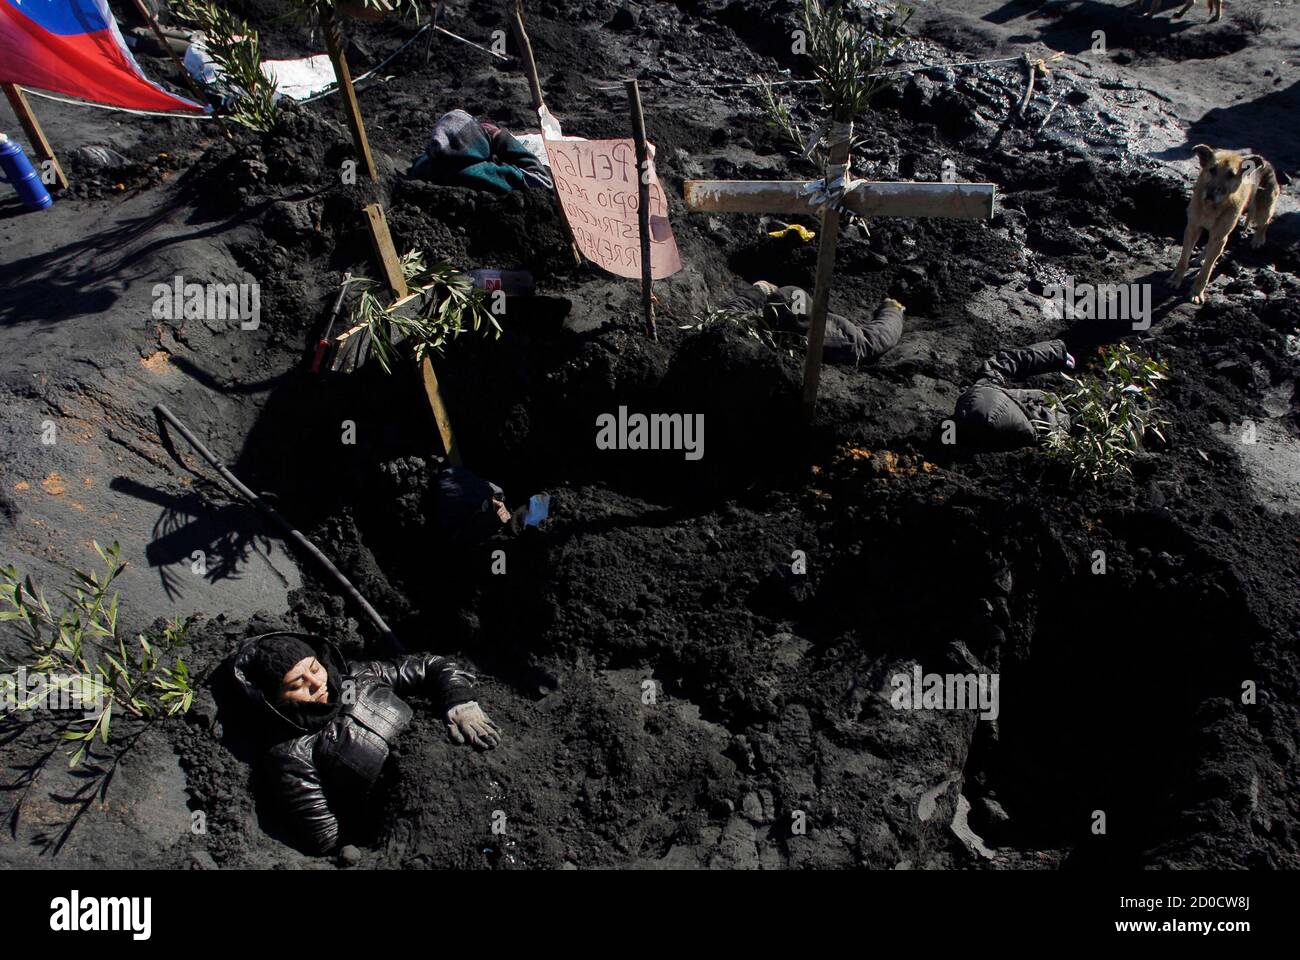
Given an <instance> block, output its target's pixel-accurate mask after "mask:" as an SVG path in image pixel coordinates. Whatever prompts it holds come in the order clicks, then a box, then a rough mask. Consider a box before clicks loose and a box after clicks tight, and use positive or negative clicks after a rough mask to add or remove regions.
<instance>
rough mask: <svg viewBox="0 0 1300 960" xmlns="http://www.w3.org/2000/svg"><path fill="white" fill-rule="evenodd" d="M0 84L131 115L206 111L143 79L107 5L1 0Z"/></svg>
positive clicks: (85, 0)
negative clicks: (118, 109) (127, 111)
mask: <svg viewBox="0 0 1300 960" xmlns="http://www.w3.org/2000/svg"><path fill="white" fill-rule="evenodd" d="M0 83H16V84H19V85H20V86H24V87H32V88H33V89H36V90H49V91H51V92H54V93H66V94H68V95H69V96H73V97H80V98H81V99H83V100H91V101H94V102H95V103H106V104H110V105H111V106H115V107H127V108H128V109H131V110H149V111H160V112H178V111H179V112H184V113H191V114H192V113H206V112H208V111H209V108H208V107H205V106H201V105H200V104H197V103H194V102H193V101H190V100H186V99H185V98H183V97H178V96H175V95H173V94H170V93H168V92H167V91H166V90H164V89H163V88H162V87H160V86H159V85H158V84H156V83H154V82H153V81H152V80H150V79H148V78H147V77H146V76H145V75H144V72H143V71H142V70H141V69H140V65H139V64H137V63H136V62H135V57H133V56H131V51H130V50H128V49H127V46H126V43H125V41H123V39H122V34H121V32H120V31H119V30H118V29H117V21H116V20H114V19H113V14H112V13H111V12H109V9H108V2H107V0H0Z"/></svg>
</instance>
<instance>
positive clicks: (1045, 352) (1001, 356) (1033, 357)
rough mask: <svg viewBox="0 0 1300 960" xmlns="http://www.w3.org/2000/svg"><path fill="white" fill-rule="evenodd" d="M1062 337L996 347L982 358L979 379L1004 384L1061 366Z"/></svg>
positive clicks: (1063, 342) (1063, 367)
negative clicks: (1024, 345) (996, 349)
mask: <svg viewBox="0 0 1300 960" xmlns="http://www.w3.org/2000/svg"><path fill="white" fill-rule="evenodd" d="M1065 356H1066V351H1065V341H1064V340H1044V341H1042V342H1041V343H1034V344H1030V345H1029V346H1027V347H1022V348H1021V349H1019V350H999V351H998V352H997V353H995V354H994V355H993V356H991V357H989V358H988V359H987V360H985V361H984V366H983V367H981V368H980V379H981V380H991V381H992V382H994V383H1000V384H1007V383H1013V382H1015V381H1016V380H1023V379H1025V378H1026V377H1032V376H1036V375H1037V374H1040V373H1051V372H1053V371H1056V370H1064V369H1065Z"/></svg>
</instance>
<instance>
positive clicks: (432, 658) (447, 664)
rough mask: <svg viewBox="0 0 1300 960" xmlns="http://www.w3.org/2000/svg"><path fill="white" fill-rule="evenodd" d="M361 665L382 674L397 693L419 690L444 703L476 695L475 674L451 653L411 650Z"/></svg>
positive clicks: (365, 669) (367, 669)
mask: <svg viewBox="0 0 1300 960" xmlns="http://www.w3.org/2000/svg"><path fill="white" fill-rule="evenodd" d="M361 669H362V671H363V672H368V673H373V674H374V675H375V676H377V677H379V679H380V680H382V681H383V682H384V683H386V684H388V685H389V686H390V687H392V688H393V690H394V692H396V693H397V695H398V696H403V695H405V694H420V695H422V696H426V697H428V698H430V699H431V700H436V701H437V702H438V703H440V704H441V705H442V706H443V707H454V706H455V705H456V704H458V703H466V702H468V701H470V700H473V699H474V675H473V674H472V673H469V672H468V671H466V670H463V669H462V668H461V666H460V664H458V663H456V661H454V660H452V659H451V658H450V657H440V656H438V655H437V654H433V653H411V654H407V655H406V656H404V657H398V658H397V659H396V660H371V661H368V662H367V663H364V664H362V665H361Z"/></svg>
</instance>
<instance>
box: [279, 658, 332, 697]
mask: <svg viewBox="0 0 1300 960" xmlns="http://www.w3.org/2000/svg"><path fill="white" fill-rule="evenodd" d="M329 698H330V688H329V674H328V673H327V672H326V670H325V667H324V665H323V664H322V663H321V662H320V661H319V660H317V659H316V658H315V657H304V658H303V659H301V660H299V661H298V662H297V663H295V664H294V665H293V666H292V667H290V668H289V672H288V673H286V674H285V675H284V679H283V680H281V681H280V699H281V700H294V701H297V702H298V703H327V702H329Z"/></svg>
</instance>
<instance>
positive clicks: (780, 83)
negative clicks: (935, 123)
mask: <svg viewBox="0 0 1300 960" xmlns="http://www.w3.org/2000/svg"><path fill="white" fill-rule="evenodd" d="M1064 56H1065V54H1064V53H1054V54H1052V56H1050V57H1046V58H1044V59H1040V60H1037V61H1035V63H1036V64H1043V65H1044V68H1045V66H1046V64H1048V63H1051V62H1053V61H1054V60H1059V59H1061V58H1062V57H1064ZM1024 58H1025V54H1020V55H1018V56H1014V57H995V58H993V59H990V60H966V61H963V62H961V63H922V64H917V65H916V66H913V67H904V68H903V69H901V70H885V71H882V72H880V73H866V74H863V75H862V76H861V77H857V78H855V79H858V80H870V79H874V78H877V77H896V76H901V75H903V74H908V73H920V72H921V71H923V70H951V69H955V68H957V67H978V66H982V65H984V64H989V63H1023V62H1024ZM807 83H821V81H820V80H772V81H767V80H743V81H742V80H735V81H730V80H729V81H724V82H722V83H692V84H691V85H690V86H691V87H692V88H700V87H703V88H704V89H706V90H720V89H723V88H730V87H787V86H792V85H796V84H807ZM594 89H595V90H596V91H597V92H599V93H611V92H617V91H620V90H622V89H623V86H622V84H618V85H611V86H608V87H595V88H594Z"/></svg>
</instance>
